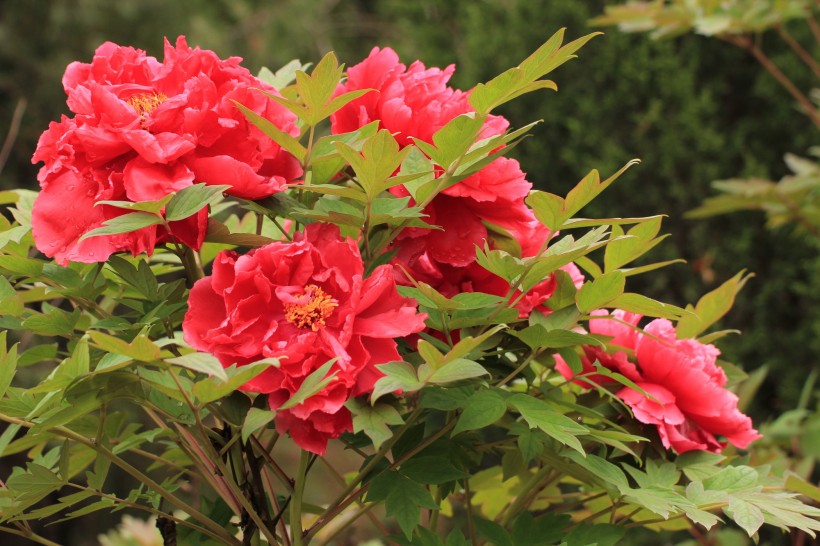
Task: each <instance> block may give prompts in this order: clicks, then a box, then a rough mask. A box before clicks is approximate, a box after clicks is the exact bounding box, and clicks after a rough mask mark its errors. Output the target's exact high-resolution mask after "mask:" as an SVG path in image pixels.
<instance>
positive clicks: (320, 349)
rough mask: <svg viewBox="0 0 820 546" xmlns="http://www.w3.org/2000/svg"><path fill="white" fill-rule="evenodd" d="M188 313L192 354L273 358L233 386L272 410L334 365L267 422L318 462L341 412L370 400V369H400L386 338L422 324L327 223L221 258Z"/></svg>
mask: <svg viewBox="0 0 820 546" xmlns="http://www.w3.org/2000/svg"><path fill="white" fill-rule="evenodd" d="M188 304H189V309H188V313H187V314H186V315H185V322H184V323H183V330H184V332H185V340H186V341H187V342H188V343H189V344H190V345H191V346H192V347H194V348H196V349H199V350H201V351H206V352H209V353H212V354H213V355H215V356H217V357H218V358H219V360H220V361H221V362H222V364H223V365H225V366H230V365H232V364H239V365H242V364H247V363H250V362H255V361H258V360H261V359H263V358H277V359H279V365H278V366H276V367H271V368H269V369H268V370H266V371H265V372H263V373H262V375H260V376H258V377H256V378H255V379H253V380H252V381H250V382H249V383H247V384H245V385H244V386H243V387H242V388H243V390H247V391H251V392H261V393H266V394H267V395H268V401H269V404H270V407H271V409H276V408H278V407H279V406H281V405H282V404H283V403H284V402H286V401H287V400H288V399H289V398H290V397H291V395H293V394H294V393H295V392H296V391H297V390H298V389H299V387H300V386H301V385H302V383H303V382H304V380H305V378H306V377H307V376H309V375H310V374H311V373H312V372H314V371H316V370H317V369H318V368H319V367H321V366H322V365H323V364H325V363H326V362H327V361H329V360H332V359H336V362H335V363H334V364H333V366H332V367H331V369H330V372H329V375H332V376H333V380H332V381H330V382H329V383H328V384H327V386H325V387H324V388H323V389H322V390H321V391H320V392H318V393H316V394H315V395H313V396H311V397H310V398H309V399H308V400H306V401H305V402H304V403H302V404H299V405H297V406H295V407H293V408H290V409H287V410H282V411H279V412H278V414H277V417H276V424H277V427H278V428H279V429H280V430H282V431H285V430H288V431H289V432H290V434H291V436H292V437H293V439H294V440H295V441H296V443H297V444H299V445H300V446H301V447H302V448H304V449H307V450H309V451H312V452H314V453H319V454H323V453H324V451H325V446H326V444H327V440H328V439H329V438H337V437H338V436H339V435H340V434H341V433H342V432H345V431H349V430H351V425H352V423H351V418H350V412H348V410H347V409H346V408H345V407H344V403H345V402H346V401H347V400H348V399H349V398H350V397H352V396H359V395H362V394H365V393H368V392H370V391H372V389H373V384H374V383H375V382H376V379H378V378H379V377H380V376H381V374H380V372H379V371H378V369H377V368H376V365H377V364H384V363H386V362H391V361H394V360H401V358H400V357H399V354H398V352H397V350H396V341H395V338H399V337H403V336H407V335H410V334H413V333H416V332H419V331H420V330H421V329H422V328H423V327H424V319H425V316H424V315H423V314H418V313H417V310H416V303H415V302H414V301H413V300H411V299H409V298H403V297H401V296H400V295H399V294H398V292H397V291H396V283H395V281H394V279H393V273H392V270H391V268H390V267H388V266H380V267H377V268H376V269H375V270H374V271H373V273H372V274H371V275H370V276H369V277H367V278H364V266H363V263H362V258H361V254H360V253H359V249H358V247H357V246H356V243H355V242H354V241H353V240H352V239H350V238H342V237H340V235H339V229H338V228H337V227H336V226H332V225H328V224H312V225H310V226H308V227H307V228H306V229H305V231H304V232H302V233H300V234H297V236H296V238H295V239H294V241H293V242H277V243H271V244H269V245H266V246H263V247H261V248H257V249H255V250H252V251H250V252H248V253H247V254H244V255H241V256H240V255H238V254H236V253H235V252H223V253H221V254H220V255H219V256H218V257H217V258H216V261H215V262H214V269H213V275H211V276H209V277H205V278H204V279H201V280H200V281H198V282H197V283H196V284H195V285H194V287H193V288H192V289H191V294H190V296H189V298H188Z"/></svg>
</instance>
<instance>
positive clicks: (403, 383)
mask: <svg viewBox="0 0 820 546" xmlns="http://www.w3.org/2000/svg"><path fill="white" fill-rule="evenodd" d="M376 367H377V368H378V369H379V371H381V372H382V373H383V374H384V377H380V378H379V379H378V380H377V381H376V384H375V385H374V386H373V393H372V394H371V395H370V403H371V404H375V403H376V400H378V399H379V398H381V397H382V396H384V395H385V394H389V393H391V392H396V391H399V390H400V391H404V392H415V391H417V390H419V389H420V388H422V387H423V386H424V383H422V382H421V381H419V378H418V376H417V375H416V369H415V368H414V367H413V366H412V365H411V364H408V363H407V362H388V363H387V364H378V365H376Z"/></svg>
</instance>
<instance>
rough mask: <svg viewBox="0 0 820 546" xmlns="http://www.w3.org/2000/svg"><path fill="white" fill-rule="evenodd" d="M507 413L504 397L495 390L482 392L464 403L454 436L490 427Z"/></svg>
mask: <svg viewBox="0 0 820 546" xmlns="http://www.w3.org/2000/svg"><path fill="white" fill-rule="evenodd" d="M506 411H507V403H506V401H505V400H504V397H502V396H501V395H500V394H498V393H497V392H496V391H494V390H489V389H488V390H480V391H478V392H476V393H475V394H473V395H472V396H471V397H470V398H468V399H467V400H466V401H465V402H464V411H463V412H462V413H461V416H460V417H459V418H458V422H457V423H456V427H455V428H454V429H453V436H455V435H456V434H458V433H459V432H464V431H465V430H475V429H479V428H484V427H486V426H489V425H491V424H493V423H495V422H496V421H498V420H499V419H501V417H503V416H504V414H505V413H506Z"/></svg>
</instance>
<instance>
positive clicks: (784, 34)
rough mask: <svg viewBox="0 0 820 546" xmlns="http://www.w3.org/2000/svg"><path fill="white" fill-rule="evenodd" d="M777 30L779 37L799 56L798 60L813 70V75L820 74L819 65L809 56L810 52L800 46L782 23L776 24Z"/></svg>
mask: <svg viewBox="0 0 820 546" xmlns="http://www.w3.org/2000/svg"><path fill="white" fill-rule="evenodd" d="M777 32H778V33H779V34H780V37H781V38H783V41H784V42H786V43H787V44H789V47H790V48H792V51H794V53H795V54H796V55H797V56H798V57H800V60H801V61H803V62H804V63H805V64H806V66H808V67H809V68H810V69H811V71H812V72H814V75H815V76H820V65H819V64H817V62H816V61H815V60H814V58H813V57H812V56H811V53H809V52H808V51H806V50H805V49H804V48H803V46H801V45H800V44H799V43H798V42H797V40H795V39H794V37H793V36H792V35H791V34H790V33H789V31H788V30H786V27H784V26H783V25H777Z"/></svg>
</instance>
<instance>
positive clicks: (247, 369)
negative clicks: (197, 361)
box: [193, 359, 278, 404]
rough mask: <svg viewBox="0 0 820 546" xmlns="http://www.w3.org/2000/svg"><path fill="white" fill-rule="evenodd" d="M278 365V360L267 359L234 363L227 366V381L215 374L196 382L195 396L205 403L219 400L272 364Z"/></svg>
mask: <svg viewBox="0 0 820 546" xmlns="http://www.w3.org/2000/svg"><path fill="white" fill-rule="evenodd" d="M276 365H278V362H277V361H275V360H272V359H266V360H261V361H259V362H254V363H252V364H246V365H244V366H236V365H234V366H231V367H229V368H225V370H224V371H225V374H226V375H227V376H228V380H227V381H222V380H221V379H219V378H217V377H215V376H212V377H208V378H207V379H204V380H202V381H199V382H197V383H195V384H194V387H193V393H194V396H196V397H197V399H198V400H199V401H200V402H201V403H203V404H207V403H209V402H213V401H214V400H219V399H220V398H222V397H224V396H227V395H229V394H230V393H232V392H234V391H235V390H236V389H237V388H238V387H239V386H240V385H244V384H245V383H247V382H248V381H250V380H251V379H253V378H254V377H256V376H258V375H259V374H261V373H262V372H264V371H265V370H267V369H268V368H269V367H270V366H276Z"/></svg>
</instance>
